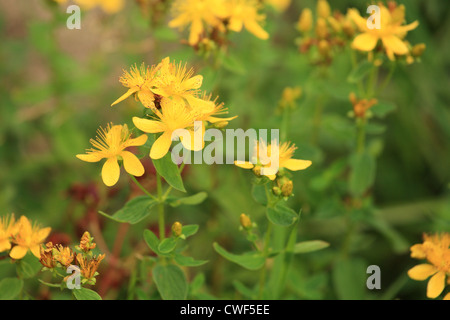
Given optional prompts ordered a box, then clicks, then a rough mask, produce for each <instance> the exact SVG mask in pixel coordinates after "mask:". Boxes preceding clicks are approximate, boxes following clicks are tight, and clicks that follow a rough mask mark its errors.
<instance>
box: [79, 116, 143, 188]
mask: <svg viewBox="0 0 450 320" xmlns="http://www.w3.org/2000/svg"><path fill="white" fill-rule="evenodd" d="M97 132H98V136H97V137H96V140H94V139H91V140H90V142H91V144H92V146H93V147H94V148H95V149H94V148H91V149H88V150H87V154H79V155H77V158H78V159H80V160H83V161H86V162H99V161H100V160H102V159H107V160H106V162H105V164H104V165H103V169H102V179H103V182H104V183H105V185H107V186H108V187H111V186H113V185H115V184H116V183H117V181H118V180H119V176H120V167H119V163H118V159H119V158H120V159H122V160H123V165H124V167H125V170H126V171H127V172H128V173H129V174H131V175H134V176H137V177H140V176H142V175H143V174H144V167H143V166H142V164H141V162H140V161H139V159H138V158H137V157H136V156H135V155H134V154H132V153H131V152H129V151H126V150H125V149H126V148H128V147H132V146H142V145H143V144H145V142H146V141H147V138H148V137H147V136H146V135H141V136H139V137H137V138H135V139H132V138H131V134H130V132H129V131H128V127H127V125H115V126H113V125H112V124H111V125H110V124H108V126H107V128H106V129H103V128H100V129H99V130H98V131H97Z"/></svg>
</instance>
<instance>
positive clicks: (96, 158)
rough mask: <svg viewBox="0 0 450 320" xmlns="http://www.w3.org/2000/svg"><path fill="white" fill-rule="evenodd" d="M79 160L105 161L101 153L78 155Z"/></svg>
mask: <svg viewBox="0 0 450 320" xmlns="http://www.w3.org/2000/svg"><path fill="white" fill-rule="evenodd" d="M77 158H78V159H80V160H82V161H86V162H99V161H100V160H102V159H103V157H102V156H101V155H100V153H97V152H92V153H88V154H77Z"/></svg>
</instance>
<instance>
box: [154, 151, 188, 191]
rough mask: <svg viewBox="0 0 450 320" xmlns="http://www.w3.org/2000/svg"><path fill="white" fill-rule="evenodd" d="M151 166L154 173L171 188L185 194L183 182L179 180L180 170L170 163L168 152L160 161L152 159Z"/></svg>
mask: <svg viewBox="0 0 450 320" xmlns="http://www.w3.org/2000/svg"><path fill="white" fill-rule="evenodd" d="M152 161H153V165H154V166H155V169H156V171H158V173H159V174H160V175H161V176H162V177H163V178H164V180H166V182H167V183H168V184H170V185H171V186H172V187H173V188H175V189H177V190H180V191H183V192H186V189H185V188H184V185H183V180H182V179H181V175H180V170H179V169H178V166H177V165H176V164H175V163H173V161H172V154H171V153H170V152H168V153H167V154H166V155H165V156H164V157H162V158H161V159H158V160H155V159H153V160H152Z"/></svg>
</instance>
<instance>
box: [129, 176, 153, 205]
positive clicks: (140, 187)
mask: <svg viewBox="0 0 450 320" xmlns="http://www.w3.org/2000/svg"><path fill="white" fill-rule="evenodd" d="M130 177H131V180H133V182H134V183H135V184H136V185H137V186H138V187H139V189H141V190H142V192H144V193H145V194H146V195H148V196H149V197H150V198H152V199H153V200H155V201H157V200H158V198H156V197H155V196H154V195H152V194H151V193H150V192H148V191H147V190H146V189H145V188H144V187H143V186H142V185H141V184H140V183H139V181H137V179H136V177H135V176H133V175H131V174H130Z"/></svg>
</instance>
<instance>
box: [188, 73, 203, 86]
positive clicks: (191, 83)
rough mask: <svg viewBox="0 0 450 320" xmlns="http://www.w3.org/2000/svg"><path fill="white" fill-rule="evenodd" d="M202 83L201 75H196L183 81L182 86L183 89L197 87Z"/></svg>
mask: <svg viewBox="0 0 450 320" xmlns="http://www.w3.org/2000/svg"><path fill="white" fill-rule="evenodd" d="M202 83H203V76H201V75H196V76H195V77H192V78H190V79H189V80H186V81H185V82H184V83H183V87H184V88H185V89H198V88H200V87H201V86H202Z"/></svg>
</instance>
